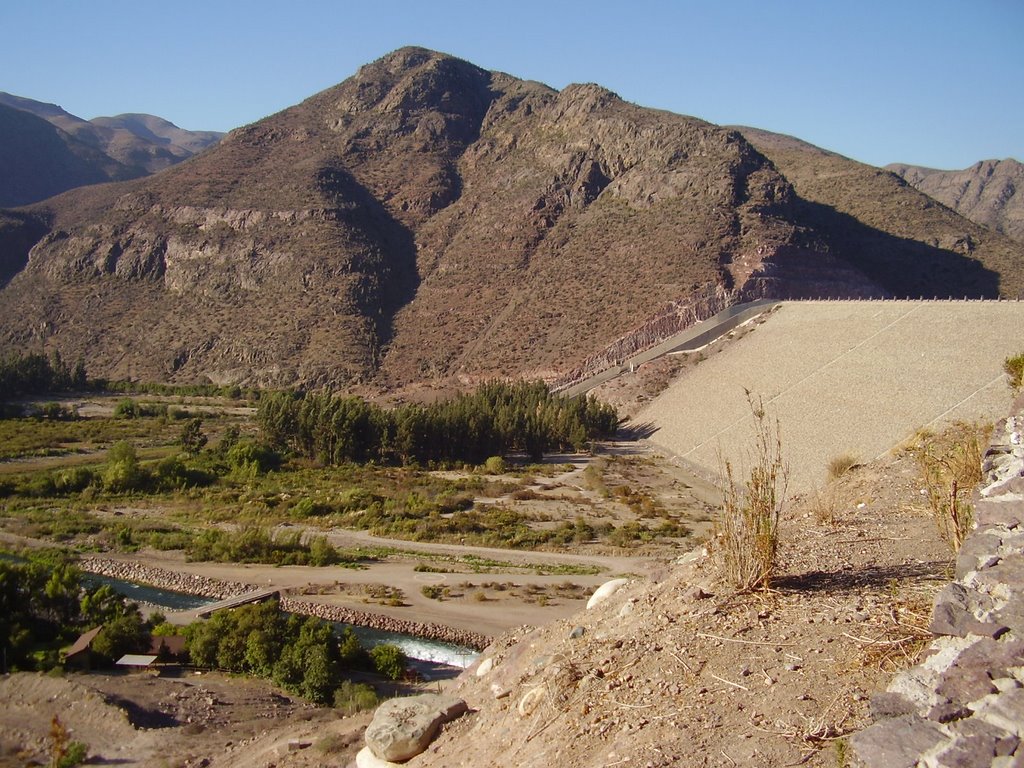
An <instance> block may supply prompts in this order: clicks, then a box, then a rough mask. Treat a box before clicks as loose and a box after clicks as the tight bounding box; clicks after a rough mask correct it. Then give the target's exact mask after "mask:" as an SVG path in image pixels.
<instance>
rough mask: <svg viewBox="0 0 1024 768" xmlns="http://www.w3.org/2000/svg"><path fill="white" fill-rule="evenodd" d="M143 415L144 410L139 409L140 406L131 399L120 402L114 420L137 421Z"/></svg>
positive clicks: (115, 410)
mask: <svg viewBox="0 0 1024 768" xmlns="http://www.w3.org/2000/svg"><path fill="white" fill-rule="evenodd" d="M141 415H142V409H141V408H139V404H138V403H137V402H135V401H134V400H132V399H131V398H130V397H126V398H124V399H123V400H119V401H118V403H117V405H116V406H115V407H114V418H117V419H137V418H139V416H141Z"/></svg>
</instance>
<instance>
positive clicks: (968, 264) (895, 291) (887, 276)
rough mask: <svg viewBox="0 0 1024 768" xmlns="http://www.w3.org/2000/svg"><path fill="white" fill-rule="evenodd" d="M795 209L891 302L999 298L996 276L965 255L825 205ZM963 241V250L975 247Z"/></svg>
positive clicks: (807, 204) (811, 204)
mask: <svg viewBox="0 0 1024 768" xmlns="http://www.w3.org/2000/svg"><path fill="white" fill-rule="evenodd" d="M799 206H800V208H801V210H802V213H803V216H801V218H802V219H803V220H804V221H808V222H809V223H811V224H812V226H813V227H814V228H815V229H816V230H818V231H819V232H820V233H821V234H823V235H825V237H826V238H827V239H828V243H829V247H830V248H831V250H832V252H833V253H834V254H836V255H837V256H840V257H841V258H843V259H844V260H845V261H847V262H848V263H850V264H851V265H853V266H854V267H856V268H857V269H859V270H860V271H862V272H863V273H864V274H865V275H867V276H868V277H869V278H870V279H871V280H872V281H874V282H875V283H877V284H878V285H880V286H881V287H882V288H884V289H885V290H887V291H889V292H890V293H891V294H892V295H893V296H894V297H895V298H898V299H901V298H904V297H906V298H911V299H917V298H926V299H931V298H954V299H955V298H964V297H965V296H966V297H970V298H989V299H995V298H998V297H999V274H998V273H997V272H993V271H992V270H991V269H988V268H986V267H984V266H982V264H981V262H979V261H976V260H975V259H973V258H971V256H969V255H966V254H964V253H957V252H956V251H952V250H949V249H948V248H940V247H938V246H934V245H929V244H927V243H923V242H921V241H919V240H912V239H909V238H905V237H898V236H896V235H892V234H890V233H888V232H885V231H884V230H881V229H876V228H875V227H872V226H869V225H868V224H865V223H864V222H862V221H860V220H858V219H856V218H854V217H853V216H851V215H849V214H847V213H843V212H841V211H837V210H836V209H835V208H833V207H832V206H829V205H825V204H823V203H815V202H811V201H809V200H805V199H803V198H801V199H800V201H799ZM892 215H893V216H898V215H901V214H900V213H898V212H895V211H894V212H893V213H892ZM965 240H966V242H965V248H969V247H973V246H972V245H971V244H970V238H969V236H965Z"/></svg>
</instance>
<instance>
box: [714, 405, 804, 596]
mask: <svg viewBox="0 0 1024 768" xmlns="http://www.w3.org/2000/svg"><path fill="white" fill-rule="evenodd" d="M747 403H748V404H749V406H750V410H751V412H752V413H753V415H754V440H755V444H754V452H755V455H754V466H753V467H752V468H751V470H750V477H749V478H748V479H747V482H746V484H745V489H744V490H745V492H741V491H740V490H738V489H737V488H736V484H735V482H734V480H733V470H732V466H731V465H730V464H729V462H726V463H725V472H724V474H725V479H726V487H725V493H724V499H723V502H722V514H721V516H720V518H719V520H718V521H717V522H716V524H715V534H716V535H715V547H716V553H717V555H718V558H719V562H720V565H721V567H722V570H723V571H724V573H725V576H726V578H727V579H728V580H729V582H730V583H732V585H733V586H734V587H736V589H737V590H739V591H741V592H744V591H749V590H753V589H758V588H761V589H768V587H769V586H770V581H771V577H772V575H773V574H774V572H775V567H776V555H777V552H778V546H779V515H780V513H781V511H782V503H783V500H784V498H785V494H786V485H787V479H788V470H787V468H786V466H785V463H784V462H783V460H782V441H781V439H780V437H779V423H778V421H775V422H774V423H773V422H772V421H770V420H769V419H768V416H767V414H766V413H765V410H764V403H763V402H762V401H761V399H760V398H759V399H758V400H757V402H756V403H755V402H754V399H753V397H752V396H751V394H750V392H747Z"/></svg>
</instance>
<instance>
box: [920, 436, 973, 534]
mask: <svg viewBox="0 0 1024 768" xmlns="http://www.w3.org/2000/svg"><path fill="white" fill-rule="evenodd" d="M990 431H991V427H990V426H988V425H981V424H964V423H958V424H954V425H953V426H952V427H950V428H949V429H948V430H946V432H944V433H943V434H941V435H938V436H936V437H933V438H930V439H923V440H921V442H920V443H919V444H918V446H917V447H916V449H914V450H913V453H914V455H915V457H916V459H917V462H918V465H919V466H920V468H921V473H922V475H923V476H924V481H925V489H926V490H927V496H928V507H929V509H930V510H931V512H932V515H933V516H934V517H935V522H936V524H937V525H938V526H939V532H940V533H941V534H942V538H943V539H945V540H946V541H947V542H948V543H949V545H950V547H952V549H953V551H954V552H958V551H959V550H960V545H961V544H962V543H963V540H964V538H966V536H967V534H968V533H970V532H971V529H972V527H973V525H974V510H973V508H972V507H971V505H970V503H969V502H968V499H969V498H970V496H971V493H972V492H973V491H974V489H975V488H976V487H977V486H978V484H979V483H980V482H981V479H982V471H981V462H982V457H983V455H984V446H985V445H986V444H987V443H988V437H989V433H990Z"/></svg>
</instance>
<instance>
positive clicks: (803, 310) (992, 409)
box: [635, 301, 1024, 492]
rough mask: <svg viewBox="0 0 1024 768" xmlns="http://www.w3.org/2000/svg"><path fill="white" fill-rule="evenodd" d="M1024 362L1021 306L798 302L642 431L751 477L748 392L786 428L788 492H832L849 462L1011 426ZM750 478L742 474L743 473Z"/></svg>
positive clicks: (668, 395) (656, 409) (666, 402)
mask: <svg viewBox="0 0 1024 768" xmlns="http://www.w3.org/2000/svg"><path fill="white" fill-rule="evenodd" d="M1021 351H1024V303H1019V302H981V301H976V302H947V301H941V302H940V301H889V302H836V301H823V302H792V303H785V304H783V305H782V306H781V307H780V308H779V309H778V310H777V311H776V312H775V313H774V314H773V315H772V316H771V318H770V319H769V320H768V321H767V322H765V323H764V324H762V325H760V326H758V327H757V328H756V330H754V331H753V332H752V333H749V334H747V335H746V336H744V337H743V338H741V339H739V340H737V341H736V342H735V343H733V344H731V345H728V346H726V347H725V348H724V350H723V351H722V352H721V353H720V354H717V355H714V356H713V357H712V358H710V359H708V360H706V361H704V362H702V363H701V364H700V365H698V366H696V367H695V368H693V369H691V370H690V371H688V372H687V373H685V374H683V375H682V376H681V377H680V378H679V379H677V380H676V381H675V382H674V383H673V384H672V385H671V386H670V387H669V388H668V389H667V390H666V391H665V392H663V393H662V394H661V395H660V396H659V397H658V398H657V399H655V400H654V401H653V402H652V403H651V404H650V405H649V406H648V407H647V408H645V409H644V410H643V411H641V412H640V413H638V414H637V417H636V419H635V421H636V422H637V423H641V424H643V423H648V422H649V423H651V424H653V425H654V426H656V427H657V431H656V432H655V433H654V435H653V436H652V438H651V440H652V442H654V443H656V444H658V445H660V446H661V447H663V448H665V449H666V450H668V451H670V452H671V453H673V454H675V455H677V456H680V457H682V458H683V459H686V460H688V461H690V462H693V463H695V464H697V465H699V466H702V467H705V468H708V469H712V470H716V469H717V468H718V467H719V465H720V460H719V456H720V455H721V456H724V457H725V458H727V459H728V460H729V461H731V462H732V463H733V466H734V467H748V466H749V465H750V461H749V458H748V456H749V448H748V446H750V445H751V444H752V443H751V436H752V432H753V419H752V417H751V413H750V408H749V407H748V405H747V402H746V397H745V394H744V389H748V390H750V391H751V392H752V393H753V394H754V395H755V396H756V395H760V396H761V397H763V398H764V402H765V405H766V406H767V408H768V412H769V413H770V414H771V415H772V416H773V417H778V419H779V422H780V424H781V431H782V441H783V450H784V453H785V456H786V458H787V460H788V462H789V464H790V471H791V479H790V491H792V492H802V491H807V490H810V489H812V488H814V487H816V486H820V485H823V484H824V483H825V481H826V479H827V469H826V468H827V465H828V462H829V460H830V459H832V458H834V457H835V456H837V455H839V454H842V453H846V452H851V453H853V454H855V455H857V456H859V457H860V458H861V459H863V460H869V459H873V458H875V457H877V456H880V455H882V454H884V453H885V452H887V451H889V450H890V449H891V448H893V447H895V446H897V445H899V444H900V443H901V442H902V441H903V440H905V439H906V438H907V437H908V436H910V435H912V434H913V433H914V431H915V430H917V429H918V428H921V427H926V426H927V427H929V428H932V429H934V428H937V427H940V426H941V425H942V424H946V423H950V422H952V421H956V420H958V419H962V420H968V421H971V420H977V419H986V420H994V419H996V418H998V417H1000V416H1002V415H1005V412H1006V409H1007V407H1008V405H1009V402H1010V391H1009V388H1008V387H1007V384H1006V377H1005V375H1004V374H1003V372H1002V364H1003V361H1004V360H1005V359H1006V357H1008V356H1009V355H1012V354H1017V353H1019V352H1021ZM744 474H745V473H744Z"/></svg>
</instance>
